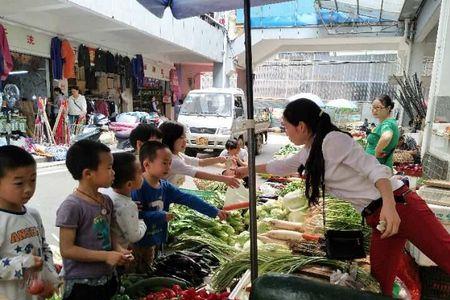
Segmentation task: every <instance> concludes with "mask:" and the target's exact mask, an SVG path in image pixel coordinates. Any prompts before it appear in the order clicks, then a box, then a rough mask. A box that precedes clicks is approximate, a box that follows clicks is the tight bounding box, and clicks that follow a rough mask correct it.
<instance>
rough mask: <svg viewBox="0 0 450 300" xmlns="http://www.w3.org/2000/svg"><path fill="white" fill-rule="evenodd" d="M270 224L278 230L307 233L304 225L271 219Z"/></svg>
mask: <svg viewBox="0 0 450 300" xmlns="http://www.w3.org/2000/svg"><path fill="white" fill-rule="evenodd" d="M268 223H269V224H270V225H272V226H273V227H275V228H278V229H287V230H292V231H300V232H303V231H305V227H304V226H303V225H302V223H297V222H289V221H283V220H275V219H269V220H268Z"/></svg>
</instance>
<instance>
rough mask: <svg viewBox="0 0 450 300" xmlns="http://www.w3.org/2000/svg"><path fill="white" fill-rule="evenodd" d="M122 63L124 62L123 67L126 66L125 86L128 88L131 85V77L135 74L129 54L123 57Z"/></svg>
mask: <svg viewBox="0 0 450 300" xmlns="http://www.w3.org/2000/svg"><path fill="white" fill-rule="evenodd" d="M122 63H123V67H124V80H125V86H126V88H130V87H131V77H132V76H133V74H132V68H131V60H130V58H129V57H128V56H125V57H124V58H123V61H122Z"/></svg>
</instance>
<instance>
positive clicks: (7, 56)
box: [0, 24, 14, 87]
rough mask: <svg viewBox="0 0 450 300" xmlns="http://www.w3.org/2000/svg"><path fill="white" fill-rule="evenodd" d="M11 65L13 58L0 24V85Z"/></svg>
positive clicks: (3, 29)
mask: <svg viewBox="0 0 450 300" xmlns="http://www.w3.org/2000/svg"><path fill="white" fill-rule="evenodd" d="M13 67H14V65H13V59H12V56H11V52H10V50H9V45H8V38H7V36H6V32H5V28H4V27H3V25H2V24H0V85H1V80H5V79H6V78H7V77H8V75H9V72H11V71H12V69H13ZM0 87H1V86H0Z"/></svg>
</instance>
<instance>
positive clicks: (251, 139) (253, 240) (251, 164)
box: [244, 0, 258, 282]
mask: <svg viewBox="0 0 450 300" xmlns="http://www.w3.org/2000/svg"><path fill="white" fill-rule="evenodd" d="M244 33H245V76H246V82H247V85H246V89H247V122H246V125H247V141H248V153H249V157H248V168H249V172H248V177H249V197H250V199H249V200H250V271H251V280H252V282H253V281H254V280H255V279H256V278H258V240H257V234H258V232H257V227H256V172H255V171H256V170H255V152H256V151H255V150H256V145H255V122H254V119H253V115H254V114H253V68H252V64H253V62H252V34H251V24H250V0H244Z"/></svg>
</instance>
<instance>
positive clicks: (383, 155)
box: [366, 95, 400, 169]
mask: <svg viewBox="0 0 450 300" xmlns="http://www.w3.org/2000/svg"><path fill="white" fill-rule="evenodd" d="M393 108H394V102H393V101H392V99H391V97H389V96H388V95H383V96H380V97H377V98H375V100H373V102H372V114H373V116H374V117H375V118H377V119H378V120H379V121H380V124H379V125H378V126H377V127H375V128H374V129H373V130H372V132H371V133H370V134H369V136H368V137H367V146H366V152H367V153H369V154H372V155H374V156H375V157H376V158H377V159H378V161H379V162H380V163H381V164H383V165H386V166H388V167H390V168H391V169H392V166H393V156H394V150H395V148H396V147H397V143H398V138H399V136H400V133H399V130H398V125H397V121H396V120H395V119H394V118H392V117H391V112H392V109H393Z"/></svg>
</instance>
